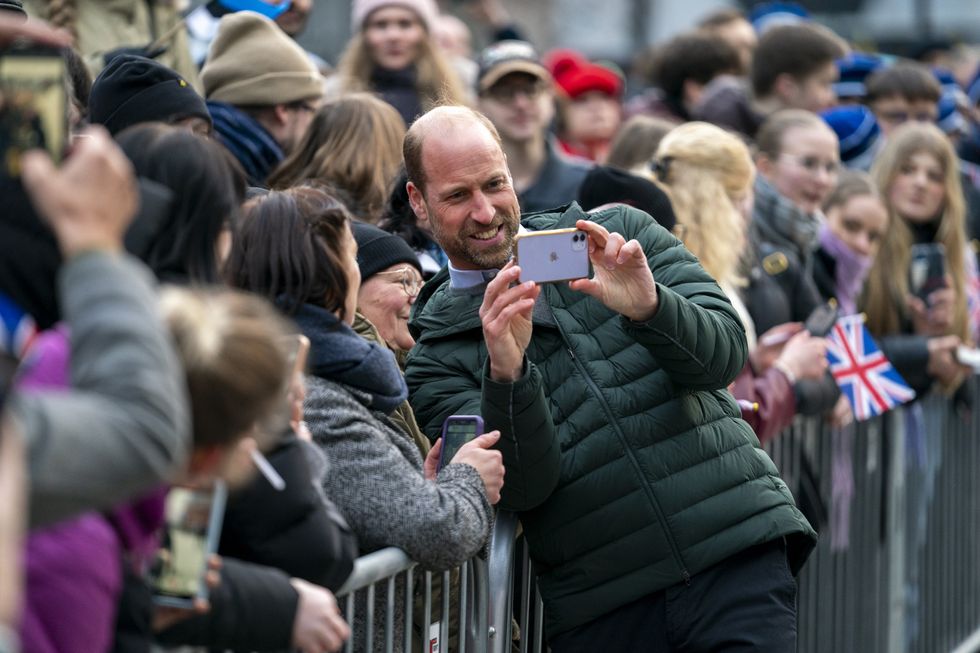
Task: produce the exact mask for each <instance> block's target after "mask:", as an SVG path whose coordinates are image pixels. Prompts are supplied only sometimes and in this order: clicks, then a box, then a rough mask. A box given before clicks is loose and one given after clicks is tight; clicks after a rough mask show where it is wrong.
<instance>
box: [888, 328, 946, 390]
mask: <svg viewBox="0 0 980 653" xmlns="http://www.w3.org/2000/svg"><path fill="white" fill-rule="evenodd" d="M878 345H879V346H880V347H881V353H883V354H884V355H885V358H887V359H888V360H889V361H890V362H891V364H892V365H894V366H895V369H896V370H897V371H898V373H899V374H901V375H902V378H903V379H905V382H906V383H908V384H909V385H910V386H911V387H912V389H913V390H915V393H916V394H917V395H923V394H925V393H927V392H928V391H929V388H930V387H932V384H933V381H934V380H935V379H933V378H932V377H931V376H930V375H929V372H927V371H926V369H927V368H928V366H929V338H927V337H926V336H919V335H911V334H896V335H891V336H884V337H882V338H878Z"/></svg>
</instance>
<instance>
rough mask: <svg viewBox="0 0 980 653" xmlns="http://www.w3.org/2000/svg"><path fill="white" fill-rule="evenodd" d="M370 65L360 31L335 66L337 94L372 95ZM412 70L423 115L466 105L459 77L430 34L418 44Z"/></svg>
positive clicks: (369, 58)
mask: <svg viewBox="0 0 980 653" xmlns="http://www.w3.org/2000/svg"><path fill="white" fill-rule="evenodd" d="M374 65H375V64H374V60H373V59H371V53H370V52H369V51H368V47H367V42H366V41H365V40H364V32H363V30H362V31H360V32H358V33H357V34H355V35H354V36H352V37H351V40H350V42H349V43H348V44H347V48H346V49H345V50H344V53H343V54H342V55H341V57H340V61H339V62H338V63H337V76H338V78H339V79H340V92H341V93H354V92H358V91H367V92H373V91H374V89H373V88H372V87H371V72H372V71H373V70H374ZM415 69H416V73H417V77H416V81H415V88H416V90H417V91H418V94H419V101H420V104H421V105H422V110H423V111H428V110H429V109H432V108H433V107H436V106H439V105H442V104H469V103H470V102H469V96H468V95H467V93H466V90H465V89H464V88H463V83H462V82H461V81H460V79H459V75H458V74H457V73H456V71H455V70H454V69H453V67H452V66H451V65H450V64H449V61H447V60H446V57H445V56H444V55H443V54H442V51H441V50H440V49H439V46H438V45H436V44H435V42H434V41H433V39H432V35H431V34H428V33H426V37H425V38H424V39H422V42H421V43H419V54H418V58H417V59H416V60H415Z"/></svg>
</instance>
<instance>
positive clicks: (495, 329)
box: [480, 261, 541, 383]
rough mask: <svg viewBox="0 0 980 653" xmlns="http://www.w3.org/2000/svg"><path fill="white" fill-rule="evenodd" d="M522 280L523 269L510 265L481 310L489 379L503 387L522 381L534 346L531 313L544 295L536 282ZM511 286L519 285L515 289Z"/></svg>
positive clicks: (492, 286) (489, 286)
mask: <svg viewBox="0 0 980 653" xmlns="http://www.w3.org/2000/svg"><path fill="white" fill-rule="evenodd" d="M520 276H521V269H520V267H518V266H517V265H516V264H515V263H514V261H509V262H508V263H507V265H505V266H504V267H503V268H502V269H501V270H500V272H499V273H498V274H497V276H496V277H495V278H494V279H493V281H491V282H490V283H489V284H487V290H486V292H485V293H484V295H483V304H482V305H481V306H480V320H481V321H482V322H483V335H484V338H485V340H486V343H487V351H488V353H489V355H490V378H492V379H493V380H494V381H498V382H501V383H513V382H514V381H516V380H517V379H519V378H520V377H521V371H522V370H523V369H524V352H525V350H527V346H528V344H529V343H530V342H531V312H532V311H533V309H534V302H535V300H536V299H537V298H538V294H539V293H540V292H541V288H540V287H539V286H538V284H536V283H535V282H533V281H525V282H524V283H519V282H518V280H519V279H520ZM512 283H516V284H517V285H515V286H513V287H512V286H511V284H512Z"/></svg>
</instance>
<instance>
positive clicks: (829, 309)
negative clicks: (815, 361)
mask: <svg viewBox="0 0 980 653" xmlns="http://www.w3.org/2000/svg"><path fill="white" fill-rule="evenodd" d="M839 313H840V309H839V308H838V307H837V302H835V301H833V300H831V301H829V302H826V303H823V304H820V305H819V306H817V307H816V308H815V309H813V312H812V313H810V315H809V316H807V318H806V322H804V323H803V328H804V329H806V330H807V331H808V332H809V333H810V335H811V336H814V337H817V338H825V337H826V336H827V334H828V333H830V330H831V329H833V328H834V324H836V323H837V318H838V316H839Z"/></svg>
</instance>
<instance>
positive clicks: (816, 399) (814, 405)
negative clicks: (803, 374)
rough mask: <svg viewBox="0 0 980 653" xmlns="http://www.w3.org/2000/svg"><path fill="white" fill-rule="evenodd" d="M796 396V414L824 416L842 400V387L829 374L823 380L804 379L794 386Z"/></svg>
mask: <svg viewBox="0 0 980 653" xmlns="http://www.w3.org/2000/svg"><path fill="white" fill-rule="evenodd" d="M793 393H794V394H795V395H796V412H798V413H799V414H800V415H823V414H824V413H826V412H827V411H828V410H831V409H832V408H833V407H834V404H836V403H837V400H838V399H839V398H840V387H839V386H838V385H837V382H836V381H834V377H833V376H832V375H831V374H830V372H827V373H826V374H825V375H824V377H823V378H822V379H820V380H819V381H815V380H812V379H802V380H800V381H797V382H796V384H795V385H793Z"/></svg>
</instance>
